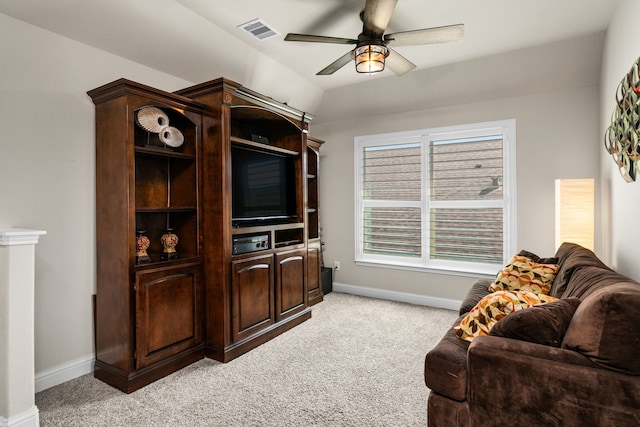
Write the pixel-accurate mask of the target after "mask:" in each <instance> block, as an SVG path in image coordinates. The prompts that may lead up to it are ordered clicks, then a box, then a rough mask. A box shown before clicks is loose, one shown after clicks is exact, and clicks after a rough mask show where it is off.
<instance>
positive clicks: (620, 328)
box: [562, 282, 640, 375]
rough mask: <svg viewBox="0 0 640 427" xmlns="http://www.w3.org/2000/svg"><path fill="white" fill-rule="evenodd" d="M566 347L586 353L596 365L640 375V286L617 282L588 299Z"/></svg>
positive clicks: (574, 320) (573, 322) (569, 332)
mask: <svg viewBox="0 0 640 427" xmlns="http://www.w3.org/2000/svg"><path fill="white" fill-rule="evenodd" d="M562 348H567V349H569V350H574V351H577V352H579V353H582V354H583V355H585V356H586V357H588V358H589V359H590V360H591V361H592V362H593V363H595V364H596V365H599V366H602V367H605V368H608V369H611V370H614V371H617V372H622V373H625V374H631V375H640V357H639V356H638V355H639V354H640V284H637V283H634V282H621V283H616V284H612V285H609V286H606V287H604V288H600V289H598V290H597V291H595V292H593V293H592V294H591V295H589V296H588V297H586V298H585V299H584V300H583V301H582V303H581V304H580V305H579V306H578V308H577V309H576V312H575V314H574V315H573V318H572V319H571V323H570V324H569V328H568V329H567V332H566V334H565V336H564V340H563V341H562Z"/></svg>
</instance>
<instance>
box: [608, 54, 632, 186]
mask: <svg viewBox="0 0 640 427" xmlns="http://www.w3.org/2000/svg"><path fill="white" fill-rule="evenodd" d="M638 67H640V58H638V59H637V60H636V62H635V63H634V64H633V66H632V67H631V70H629V72H628V73H627V74H626V75H625V76H624V78H623V79H622V81H621V82H620V84H618V88H617V89H616V108H615V110H614V111H613V113H612V115H611V124H610V125H609V127H608V128H607V131H606V132H605V134H604V146H605V148H606V149H607V152H609V154H611V156H612V157H613V160H614V161H615V162H616V165H617V166H618V169H619V171H620V174H621V175H622V177H623V178H624V179H625V181H627V182H633V181H635V180H636V174H637V173H639V172H640V145H639V144H640V143H639V141H640V76H639V74H640V72H639V70H638Z"/></svg>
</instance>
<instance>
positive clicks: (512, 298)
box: [453, 291, 558, 341]
mask: <svg viewBox="0 0 640 427" xmlns="http://www.w3.org/2000/svg"><path fill="white" fill-rule="evenodd" d="M557 300H558V298H554V297H551V296H548V295H544V294H535V293H533V292H527V291H513V292H510V291H497V292H493V293H491V294H489V295H487V296H486V297H484V298H482V299H481V300H480V302H478V304H476V306H475V307H473V309H471V311H470V312H469V313H468V314H467V315H466V316H465V317H464V318H463V319H462V321H461V322H460V324H459V325H458V326H456V327H454V328H453V329H454V330H455V332H456V335H457V336H458V338H460V339H461V340H465V341H473V339H474V338H475V337H478V336H482V335H489V331H491V328H492V327H493V325H495V324H496V323H497V322H498V321H499V320H500V319H502V318H503V317H505V316H507V315H508V314H510V313H513V312H514V311H518V310H522V309H524V308H529V307H533V306H535V305H540V304H546V303H548V302H552V301H557Z"/></svg>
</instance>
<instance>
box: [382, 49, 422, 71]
mask: <svg viewBox="0 0 640 427" xmlns="http://www.w3.org/2000/svg"><path fill="white" fill-rule="evenodd" d="M389 50H390V51H391V52H389V56H387V59H386V60H385V64H386V66H387V67H388V68H389V69H390V70H391V71H393V73H394V74H395V75H396V76H401V75H403V74H406V73H408V72H409V71H411V70H413V69H414V68H416V64H414V63H413V62H411V61H409V60H408V59H407V58H405V57H404V56H402V55H400V54H399V53H398V52H396V51H395V50H393V49H389Z"/></svg>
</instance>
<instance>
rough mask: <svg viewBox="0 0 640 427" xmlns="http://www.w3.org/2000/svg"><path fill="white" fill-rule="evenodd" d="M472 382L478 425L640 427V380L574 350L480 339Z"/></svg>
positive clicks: (472, 355) (473, 351)
mask: <svg viewBox="0 0 640 427" xmlns="http://www.w3.org/2000/svg"><path fill="white" fill-rule="evenodd" d="M468 381H469V382H468V396H467V398H468V403H469V409H470V415H471V419H472V420H473V423H474V425H502V424H511V423H513V421H514V420H516V419H517V420H518V423H519V424H520V425H545V426H556V425H557V426H560V425H562V426H574V425H575V426H584V425H598V426H609V425H611V426H614V425H615V426H626V425H639V424H640V377H639V376H633V375H625V374H620V373H617V372H614V371H610V370H607V369H603V368H599V367H597V366H596V365H594V364H593V363H592V362H591V361H590V360H589V359H587V358H586V357H584V356H583V355H581V354H579V353H577V352H574V351H571V350H567V349H561V348H556V347H549V346H545V345H541V344H535V343H530V342H524V341H518V340H513V339H509V338H501V337H493V336H487V337H478V338H476V339H475V340H474V341H473V342H472V343H471V345H470V346H469V351H468Z"/></svg>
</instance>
